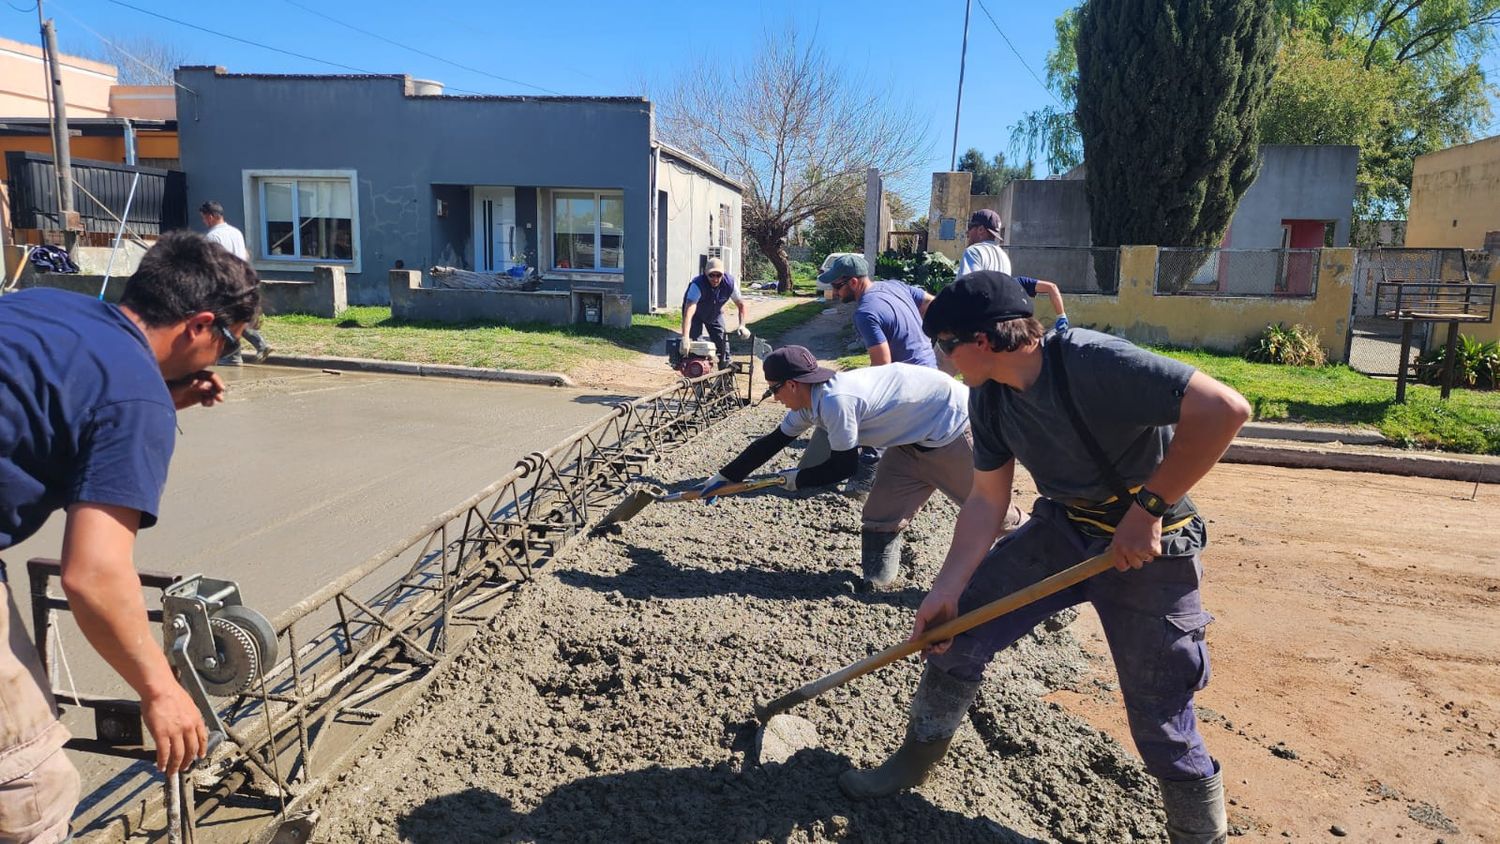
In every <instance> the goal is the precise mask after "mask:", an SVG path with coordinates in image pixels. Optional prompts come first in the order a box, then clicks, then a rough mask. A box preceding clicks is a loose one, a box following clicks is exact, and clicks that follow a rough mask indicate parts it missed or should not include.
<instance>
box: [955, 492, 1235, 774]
mask: <svg viewBox="0 0 1500 844" xmlns="http://www.w3.org/2000/svg"><path fill="white" fill-rule="evenodd" d="M1031 516H1032V517H1031V519H1030V520H1029V521H1027V522H1026V523H1025V524H1024V525H1022V526H1021V527H1020V528H1019V529H1018V530H1016V531H1015V532H1014V533H1011V534H1010V535H1008V536H1006V537H1004V538H1003V539H1001V540H1000V541H999V542H998V543H996V545H995V547H994V548H993V549H991V550H990V552H989V554H987V555H986V556H985V558H984V561H983V562H982V563H981V564H980V566H979V568H978V570H976V571H975V573H974V576H973V578H972V579H970V581H969V585H968V587H967V588H966V589H965V590H964V592H963V596H962V598H961V599H960V600H959V606H958V610H959V612H961V613H963V612H968V611H969V610H972V609H976V608H977V607H980V606H982V605H984V604H987V603H989V602H991V601H993V600H995V599H997V598H1000V597H1003V596H1005V595H1008V594H1010V593H1012V592H1015V591H1017V590H1020V589H1022V588H1025V587H1026V586H1029V585H1031V584H1033V583H1036V582H1037V581H1039V580H1042V579H1043V578H1046V577H1049V576H1051V575H1053V574H1056V573H1057V572H1059V571H1062V570H1063V569H1065V568H1068V567H1069V566H1072V565H1074V564H1076V563H1079V562H1081V561H1083V560H1085V559H1087V558H1088V557H1090V556H1092V555H1094V554H1097V553H1099V552H1101V551H1103V550H1104V549H1105V547H1106V546H1107V545H1108V544H1109V541H1108V540H1107V539H1096V538H1093V537H1089V536H1085V535H1084V534H1082V533H1080V532H1079V531H1078V530H1077V529H1076V528H1075V527H1074V526H1073V525H1072V523H1071V522H1069V521H1068V518H1067V516H1066V515H1065V511H1064V509H1063V507H1062V505H1060V504H1057V503H1056V502H1053V501H1050V500H1048V499H1045V498H1040V499H1037V502H1036V506H1035V507H1034V508H1033V510H1032V513H1031ZM1201 528H1202V526H1201V525H1194V526H1193V529H1196V530H1198V531H1199V532H1200V535H1201ZM1164 544H1166V545H1167V547H1168V549H1169V550H1170V548H1171V546H1172V545H1173V544H1176V543H1170V542H1168V543H1164ZM1201 576H1202V564H1201V562H1200V560H1199V556H1198V553H1197V551H1196V550H1194V551H1191V552H1190V553H1183V554H1175V555H1167V556H1161V557H1157V558H1156V559H1154V560H1152V561H1151V562H1149V563H1147V564H1146V565H1145V566H1144V567H1143V568H1141V569H1132V570H1129V571H1124V572H1120V571H1116V570H1114V569H1110V570H1108V571H1105V572H1103V573H1101V574H1098V575H1095V576H1094V577H1091V578H1089V579H1088V580H1086V581H1084V582H1083V583H1080V584H1077V585H1076V586H1073V587H1071V588H1069V589H1066V590H1064V591H1062V592H1059V593H1057V594H1055V595H1052V596H1050V597H1047V598H1043V599H1042V600H1040V601H1037V602H1035V603H1033V604H1031V605H1029V606H1026V607H1022V608H1020V609H1018V610H1015V611H1014V612H1011V613H1008V614H1006V615H1003V616H1001V617H1000V618H997V619H995V620H994V621H991V622H989V623H987V624H983V625H980V626H979V627H976V628H974V629H973V630H969V631H967V632H965V633H960V634H959V635H958V636H956V637H955V638H954V640H953V643H952V645H951V647H949V649H948V650H947V651H946V652H944V653H943V654H941V655H938V656H934V657H932V659H931V664H932V665H933V666H935V667H937V668H939V669H941V670H943V671H947V672H948V673H949V674H950V675H952V676H953V677H955V678H957V679H961V680H970V681H974V680H979V679H980V678H981V677H983V676H984V670H985V667H986V666H987V665H989V663H990V660H991V659H993V658H994V656H995V654H996V653H998V652H999V651H1001V650H1004V649H1005V648H1007V647H1009V646H1010V645H1011V644H1013V643H1014V642H1015V641H1016V640H1017V639H1019V638H1021V637H1022V636H1023V635H1025V634H1026V633H1027V632H1028V631H1029V630H1031V629H1032V628H1033V627H1035V626H1036V625H1037V624H1038V623H1039V622H1041V621H1042V620H1043V619H1046V618H1047V617H1049V616H1051V615H1052V614H1053V613H1055V612H1057V611H1058V610H1061V609H1064V608H1066V607H1071V606H1073V605H1075V604H1080V603H1083V602H1085V601H1087V602H1088V603H1090V604H1092V605H1093V607H1094V609H1095V610H1096V611H1097V612H1098V613H1099V620H1100V622H1101V623H1102V624H1103V626H1104V634H1105V637H1106V639H1107V640H1108V642H1109V650H1110V654H1111V655H1112V656H1113V657H1114V662H1115V671H1116V673H1117V674H1118V676H1119V680H1120V692H1121V694H1122V695H1123V696H1124V698H1125V711H1126V714H1127V716H1128V718H1129V723H1130V733H1131V736H1132V737H1133V738H1134V739H1135V746H1136V750H1137V752H1139V753H1140V755H1141V758H1142V759H1143V760H1144V761H1145V763H1146V770H1147V771H1148V772H1150V773H1151V774H1152V775H1153V776H1156V777H1159V778H1161V779H1164V780H1175V781H1186V780H1196V779H1202V778H1204V777H1209V776H1212V775H1213V773H1214V763H1213V760H1212V759H1210V758H1209V755H1208V750H1207V748H1205V747H1204V744H1203V737H1202V736H1201V735H1199V733H1198V721H1197V716H1196V715H1195V713H1194V711H1193V693H1194V692H1196V691H1198V690H1199V689H1202V688H1204V687H1205V686H1207V685H1208V680H1209V673H1210V671H1209V662H1208V648H1207V645H1206V644H1205V642H1204V628H1205V627H1206V626H1207V625H1208V623H1209V622H1210V621H1212V620H1213V616H1211V615H1209V614H1208V613H1206V612H1204V611H1203V606H1202V603H1201V601H1200V598H1199V592H1198V583H1199V579H1200V577H1201Z"/></svg>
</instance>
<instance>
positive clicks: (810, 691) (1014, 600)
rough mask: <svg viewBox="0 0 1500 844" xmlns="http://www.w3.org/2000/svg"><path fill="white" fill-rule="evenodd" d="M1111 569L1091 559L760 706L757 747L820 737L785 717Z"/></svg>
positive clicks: (1106, 560) (1108, 562) (1108, 560)
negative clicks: (767, 739) (770, 738)
mask: <svg viewBox="0 0 1500 844" xmlns="http://www.w3.org/2000/svg"><path fill="white" fill-rule="evenodd" d="M1113 565H1114V555H1112V554H1110V553H1109V552H1107V551H1106V552H1105V553H1103V554H1100V555H1099V556H1097V557H1090V558H1088V559H1087V560H1084V561H1083V562H1081V563H1078V564H1077V565H1075V566H1072V567H1070V568H1066V569H1063V570H1062V571H1060V572H1058V573H1057V574H1054V575H1052V576H1051V577H1048V578H1045V579H1043V580H1039V581H1037V582H1036V583H1033V584H1031V585H1030V586H1027V587H1026V588H1024V589H1021V590H1019V591H1016V592H1012V593H1010V594H1009V595H1006V596H1005V597H1003V598H997V599H996V600H994V601H991V602H989V603H988V604H985V605H984V606H982V607H979V608H977V609H973V610H970V611H968V612H966V613H964V614H963V615H961V616H959V617H957V618H954V619H950V620H949V621H945V622H943V623H942V624H939V625H938V626H936V627H932V628H929V629H928V630H926V631H924V632H923V633H922V635H921V636H919V637H917V638H916V639H915V640H913V641H907V642H902V643H901V644H899V645H892V646H891V647H889V648H886V649H885V650H883V651H880V652H879V653H875V654H871V655H870V656H867V657H865V658H864V659H862V660H860V661H859V662H856V663H853V664H851V665H846V666H844V667H843V668H840V669H839V670H838V671H835V672H833V673H832V674H827V675H825V676H823V677H819V678H818V679H816V680H814V681H812V682H811V683H808V684H807V685H805V686H803V687H802V688H800V689H797V690H795V691H792V692H788V693H787V694H784V695H782V696H781V697H779V698H776V699H775V700H773V701H771V702H770V703H756V705H755V717H756V718H757V719H759V721H760V723H761V725H762V726H761V736H762V738H761V739H759V740H758V741H757V745H763V744H764V739H763V737H764V736H765V735H766V734H767V733H771V734H774V735H776V736H778V737H784V736H802V737H805V736H808V735H809V734H811V735H814V736H815V735H816V732H815V731H813V729H812V725H811V724H810V723H808V722H807V721H806V720H805V719H802V718H798V717H797V716H795V715H786V714H783V713H785V712H786V711H787V710H789V709H791V708H792V707H794V706H796V705H797V704H799V703H805V702H807V701H809V700H812V699H813V698H815V697H817V696H818V695H820V694H822V693H824V692H826V691H828V690H829V689H832V688H836V687H838V686H842V685H844V684H845V683H847V682H849V681H850V680H853V679H854V678H856V677H863V676H864V675H866V674H869V673H870V672H871V671H874V670H875V669H877V668H881V667H884V666H886V665H890V664H891V663H893V662H895V661H897V660H899V659H903V658H905V657H908V656H910V655H912V654H914V653H917V652H918V651H920V650H922V649H923V648H925V647H927V646H928V645H933V644H936V643H938V642H944V641H947V640H948V639H952V638H953V637H954V636H957V635H958V634H960V633H962V632H964V631H965V630H972V629H974V628H975V627H978V626H979V625H981V624H984V623H985V622H988V621H994V620H995V619H997V618H999V617H1000V616H1002V615H1005V614H1006V613H1008V612H1012V611H1014V610H1018V609H1020V608H1021V607H1024V606H1026V605H1027V604H1030V603H1032V602H1034V601H1039V600H1041V599H1042V598H1045V597H1047V596H1048V595H1053V594H1056V593H1058V592H1061V591H1062V590H1064V589H1067V588H1068V587H1070V586H1075V585H1077V584H1079V583H1082V582H1083V581H1085V580H1088V579H1089V578H1091V577H1093V576H1094V575H1096V574H1098V573H1100V572H1102V571H1104V570H1106V569H1108V568H1110V567H1112V566H1113ZM793 722H801V723H800V724H799V723H793ZM804 740H805V739H804Z"/></svg>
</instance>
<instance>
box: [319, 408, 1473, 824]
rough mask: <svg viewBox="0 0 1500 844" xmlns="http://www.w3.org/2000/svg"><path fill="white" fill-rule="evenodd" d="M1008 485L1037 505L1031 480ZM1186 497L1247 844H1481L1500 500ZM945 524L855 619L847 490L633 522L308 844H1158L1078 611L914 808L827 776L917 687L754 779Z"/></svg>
mask: <svg viewBox="0 0 1500 844" xmlns="http://www.w3.org/2000/svg"><path fill="white" fill-rule="evenodd" d="M776 418H777V414H776V413H775V412H774V411H773V410H772V409H771V408H770V407H763V408H760V409H758V410H756V411H752V412H749V413H746V414H743V415H741V416H740V417H737V418H736V419H734V420H731V421H729V422H726V423H724V424H723V425H722V426H720V427H719V428H716V429H714V432H713V433H712V435H711V436H708V437H704V438H702V441H701V442H699V443H695V444H693V445H692V446H690V447H688V448H686V449H684V450H683V451H681V452H679V453H678V454H676V455H674V456H673V458H672V460H671V462H670V463H668V464H667V465H665V466H663V467H662V468H661V470H660V476H661V480H664V481H671V480H678V479H681V478H687V477H698V476H702V475H705V474H707V473H709V472H711V471H712V470H713V469H715V468H717V467H718V466H719V465H721V464H722V463H723V462H724V461H725V460H727V459H728V457H730V456H732V455H733V453H735V452H736V451H737V450H738V448H740V447H741V446H742V445H743V444H744V443H745V442H747V441H748V439H749V438H750V437H752V436H755V435H758V434H759V433H762V432H763V431H765V430H768V429H769V428H770V427H771V426H772V425H773V424H774V423H775V421H776ZM794 457H795V455H794V454H792V453H791V452H788V453H786V454H783V456H782V459H781V462H782V463H786V464H788V465H790V463H791V462H792V461H793V458H794ZM767 468H768V469H770V468H774V466H768V467H767ZM1017 491H1018V494H1020V495H1023V496H1025V497H1026V498H1028V499H1029V498H1030V497H1031V496H1032V495H1033V494H1034V492H1033V491H1032V489H1031V488H1030V486H1029V479H1026V478H1025V477H1024V476H1023V477H1022V478H1021V480H1020V481H1019V483H1018V490H1017ZM1471 494H1473V498H1472V499H1471V498H1470V495H1471ZM1197 498H1198V501H1199V503H1200V506H1201V507H1202V509H1203V510H1204V511H1205V513H1206V514H1207V515H1208V516H1209V517H1210V518H1211V519H1212V523H1211V526H1210V529H1211V531H1212V539H1213V545H1212V547H1211V549H1210V551H1209V553H1208V554H1207V555H1206V568H1207V570H1208V584H1207V586H1206V593H1205V601H1206V604H1207V606H1208V608H1209V609H1210V610H1211V611H1212V612H1214V613H1215V614H1216V616H1217V618H1218V620H1217V621H1216V623H1215V624H1213V625H1212V626H1211V627H1210V634H1209V641H1210V646H1211V648H1212V653H1213V661H1214V678H1213V682H1212V683H1211V685H1210V686H1209V688H1208V690H1207V691H1205V692H1204V693H1203V694H1202V695H1201V697H1200V702H1201V703H1202V705H1203V707H1204V709H1203V721H1204V724H1203V730H1204V732H1205V735H1206V736H1207V738H1208V741H1209V744H1210V748H1211V750H1212V751H1213V752H1214V753H1215V754H1216V755H1217V756H1218V757H1219V758H1220V759H1221V761H1222V762H1223V764H1224V767H1225V771H1226V777H1227V780H1226V781H1227V783H1228V794H1229V798H1230V801H1231V804H1230V817H1231V821H1232V823H1233V824H1234V828H1235V830H1234V831H1235V832H1236V833H1237V834H1239V835H1243V836H1245V839H1244V840H1258V839H1268V840H1269V839H1274V840H1288V839H1291V840H1320V841H1322V840H1333V838H1334V837H1335V833H1333V832H1332V829H1333V827H1335V826H1337V827H1339V831H1340V832H1344V833H1347V835H1348V836H1349V840H1355V841H1393V840H1398V839H1400V840H1411V841H1427V842H1432V841H1437V840H1439V839H1442V840H1444V841H1493V840H1496V837H1495V832H1494V830H1493V819H1494V818H1495V817H1497V816H1500V751H1497V740H1496V738H1495V735H1496V731H1497V729H1500V542H1497V541H1496V540H1497V535H1500V534H1497V528H1496V523H1497V521H1500V488H1496V487H1493V486H1481V487H1479V488H1478V489H1477V490H1476V489H1475V488H1474V487H1473V485H1472V484H1469V485H1462V484H1454V483H1450V482H1442V481H1429V480H1423V479H1409V478H1387V477H1383V476H1376V475H1365V474H1353V473H1334V472H1318V471H1294V470H1282V469H1273V468H1265V467H1242V466H1221V467H1219V468H1218V469H1216V470H1215V472H1214V473H1213V474H1212V475H1211V476H1210V478H1209V479H1208V480H1207V481H1206V482H1205V483H1204V484H1203V485H1202V487H1201V488H1200V490H1199V493H1198V495H1197ZM953 515H954V510H953V508H952V507H951V505H949V504H948V503H946V502H942V501H935V502H933V504H931V505H929V506H928V507H927V508H926V509H925V510H924V511H923V513H922V514H921V515H920V516H919V518H918V521H917V523H916V524H915V525H914V527H913V529H912V531H911V536H910V537H909V539H910V540H911V541H910V542H909V549H910V550H909V551H908V554H907V558H906V563H907V565H908V568H907V575H908V577H907V580H906V581H905V586H904V588H902V589H901V590H900V591H897V592H893V593H888V594H885V595H880V596H865V595H855V594H852V593H851V592H850V591H849V585H850V583H851V582H852V579H853V572H854V571H855V570H856V565H857V555H858V506H857V504H856V503H855V502H853V501H851V500H849V499H846V498H844V497H842V496H839V495H837V494H832V493H822V494H816V495H814V494H806V493H803V494H798V495H795V496H790V497H787V496H782V495H777V494H763V495H754V496H750V497H746V498H742V499H737V500H736V499H725V500H723V501H721V502H720V503H719V504H717V505H715V506H714V507H713V508H705V507H703V506H701V505H686V504H678V505H659V506H656V507H653V508H650V509H648V510H647V511H646V512H644V513H643V514H642V515H640V516H638V517H636V519H635V520H633V521H631V522H629V523H627V524H626V525H625V526H624V529H623V530H622V531H621V532H620V533H619V534H618V535H616V536H613V537H605V538H602V539H597V540H591V541H589V542H587V543H585V544H583V545H581V546H580V547H579V548H578V549H577V553H576V554H574V555H573V556H572V557H570V558H568V559H566V560H563V561H561V562H559V563H558V564H556V565H554V566H553V568H552V570H551V571H550V572H548V573H546V574H545V575H544V576H543V577H541V578H540V580H539V582H538V583H537V584H536V585H535V587H534V588H531V589H528V590H523V591H522V592H521V593H519V594H518V595H516V596H515V598H514V604H513V606H512V607H511V608H510V609H509V611H508V613H507V614H506V615H505V616H504V617H503V618H502V619H500V620H499V621H497V623H496V624H495V626H494V628H493V629H492V630H491V631H489V632H487V633H485V634H482V635H481V638H480V639H478V640H476V642H475V646H474V647H473V648H471V650H470V652H469V653H468V654H467V655H466V656H464V657H462V658H460V659H459V660H458V662H457V663H456V664H455V665H454V666H452V668H451V669H449V670H448V671H447V673H446V674H445V675H444V676H442V677H441V678H439V680H438V681H437V682H436V683H435V684H434V686H433V689H432V690H431V692H430V694H429V695H428V698H427V701H426V703H425V705H424V708H423V709H422V710H419V711H418V712H415V713H413V714H412V716H411V717H410V718H408V719H407V720H406V721H405V722H404V723H403V724H402V726H401V727H399V728H398V729H397V730H396V731H395V732H394V733H393V734H392V735H391V736H390V737H389V738H388V739H387V740H386V741H385V742H384V743H383V745H382V746H381V747H380V748H379V749H378V750H377V752H376V753H375V754H374V755H372V756H371V757H370V758H368V759H366V760H364V761H363V762H362V763H361V764H360V765H359V766H358V767H356V768H355V769H354V770H353V771H352V772H351V773H350V774H349V775H348V776H346V777H345V778H344V780H343V782H342V783H341V784H339V786H338V787H337V788H336V790H335V792H334V793H333V794H332V795H331V797H330V799H329V800H328V801H326V804H325V806H324V810H325V813H326V817H327V818H328V819H327V821H326V823H325V824H324V826H323V828H322V829H321V830H320V833H321V836H322V837H323V838H324V839H325V840H329V841H379V840H391V839H392V838H399V839H401V840H407V841H416V842H424V841H444V842H446V841H468V840H474V841H479V840H528V841H573V840H619V841H625V840H645V839H657V840H665V841H679V840H680V841H688V840H724V841H759V840H795V841H808V840H841V839H848V840H868V841H902V840H913V839H915V838H918V837H921V838H924V839H926V840H942V841H979V840H986V841H995V840H1000V841H1015V840H1023V841H1024V840H1044V841H1050V840H1057V841H1098V842H1116V841H1156V840H1163V838H1162V830H1161V826H1160V814H1159V812H1158V810H1157V809H1156V801H1157V797H1156V793H1155V787H1154V784H1153V783H1152V781H1151V780H1150V778H1149V777H1146V776H1145V775H1144V773H1143V772H1142V771H1141V769H1140V767H1139V763H1138V762H1137V761H1136V760H1135V757H1134V754H1133V752H1132V751H1131V750H1129V749H1128V748H1129V741H1128V734H1127V733H1126V732H1125V730H1124V728H1123V723H1124V718H1123V712H1122V711H1121V709H1120V705H1119V702H1118V695H1117V693H1116V692H1115V691H1114V689H1115V688H1116V686H1115V681H1114V676H1113V669H1112V667H1111V665H1110V663H1109V661H1108V657H1107V655H1105V653H1104V650H1103V646H1102V639H1101V638H1100V636H1099V633H1098V628H1097V622H1096V621H1095V620H1094V618H1093V616H1092V613H1091V612H1090V611H1088V610H1085V611H1084V613H1083V614H1082V615H1081V616H1080V618H1079V620H1078V621H1077V622H1075V623H1074V624H1073V626H1072V627H1071V628H1070V629H1069V630H1068V631H1064V632H1062V633H1060V634H1047V633H1043V634H1042V635H1040V636H1039V637H1034V638H1032V639H1028V640H1025V641H1023V643H1022V644H1021V645H1020V646H1018V647H1017V648H1016V649H1014V650H1012V651H1011V652H1009V653H1008V654H1007V655H1006V656H1005V657H1003V658H1002V659H1001V660H997V663H996V664H995V666H994V667H993V668H992V670H991V674H990V676H989V677H988V678H987V684H986V687H985V690H984V692H983V693H982V695H981V697H980V700H979V701H978V703H977V704H976V706H975V708H974V709H973V710H972V711H971V717H970V719H969V721H968V722H966V724H965V726H964V727H963V729H962V730H961V731H960V733H959V736H958V739H957V741H956V742H955V745H954V748H953V750H952V751H951V752H950V754H949V757H948V759H947V760H946V761H945V762H944V764H943V766H942V767H941V768H940V770H939V771H938V773H937V774H935V776H934V777H933V779H932V780H931V781H929V783H928V784H927V785H925V786H923V787H922V788H921V789H919V790H918V791H916V792H915V793H912V794H908V795H905V796H903V797H901V798H899V799H896V800H891V801H885V802H878V803H874V804H869V803H855V802H852V801H849V800H848V799H846V798H844V797H843V796H842V795H841V794H840V793H839V792H838V790H837V788H836V786H835V785H834V780H833V778H834V777H835V776H836V775H837V773H838V772H839V771H840V770H842V769H843V768H845V767H846V766H847V765H849V764H851V763H854V764H859V765H869V764H873V763H876V762H878V761H879V760H880V759H882V758H883V757H884V756H885V754H887V753H888V752H889V751H890V750H891V749H893V748H894V747H895V745H896V744H897V743H898V742H899V740H900V734H901V731H902V729H903V726H904V723H905V715H904V707H905V706H906V703H907V701H908V700H909V697H910V693H911V690H912V688H913V687H914V686H915V683H916V679H917V677H918V671H919V669H918V667H917V666H916V664H915V663H905V664H901V665H897V666H893V667H891V668H888V669H885V670H884V671H882V672H880V673H878V674H876V675H873V676H870V677H866V678H862V679H860V680H857V681H855V682H853V683H851V684H850V685H849V686H846V687H844V688H842V689H839V690H835V691H833V692H830V693H829V694H828V695H826V696H825V697H824V698H821V699H819V700H817V701H815V702H813V703H812V704H808V705H806V706H804V707H802V709H801V711H800V714H802V715H805V716H807V717H808V718H810V719H811V720H812V721H813V723H814V724H815V725H816V726H817V729H818V731H819V736H820V741H819V747H818V748H817V749H815V750H810V751H804V752H803V753H801V754H800V755H798V756H797V757H794V758H793V760H792V761H791V762H789V763H788V764H786V765H784V766H770V767H766V768H758V767H755V766H753V765H751V764H749V761H748V759H747V753H748V751H749V743H750V740H751V737H752V736H753V730H752V729H751V727H750V726H749V722H748V720H747V719H748V717H749V713H750V711H751V704H752V701H753V700H754V699H756V698H758V697H759V698H765V697H768V696H771V695H773V694H777V693H780V692H783V691H786V690H789V689H791V688H794V687H796V686H798V685H800V684H802V683H803V682H805V681H807V680H809V679H811V678H813V677H815V676H818V675H821V674H823V673H825V672H827V671H830V670H833V669H835V668H837V667H839V666H841V665H842V664H844V663H846V662H848V661H852V660H854V659H857V658H859V657H862V656H864V655H865V654H867V653H869V652H870V651H872V650H875V649H878V648H880V647H884V646H886V645H888V644H890V643H891V642H894V641H896V640H898V639H899V638H901V637H902V636H904V635H905V633H906V631H907V630H908V628H909V624H910V617H911V612H912V610H913V609H914V607H915V605H916V603H917V602H918V601H919V600H920V597H921V594H922V592H921V590H920V588H919V585H920V584H925V583H926V582H928V581H930V578H931V577H932V575H933V574H934V573H935V571H936V567H937V565H938V563H939V562H940V559H941V554H942V552H943V550H944V549H945V547H946V542H947V538H948V536H949V532H950V530H951V524H952V518H953ZM1122 742H1123V744H1122ZM397 771H399V772H401V775H400V776H392V775H391V773H392V772H397Z"/></svg>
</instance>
